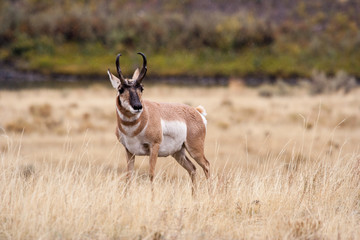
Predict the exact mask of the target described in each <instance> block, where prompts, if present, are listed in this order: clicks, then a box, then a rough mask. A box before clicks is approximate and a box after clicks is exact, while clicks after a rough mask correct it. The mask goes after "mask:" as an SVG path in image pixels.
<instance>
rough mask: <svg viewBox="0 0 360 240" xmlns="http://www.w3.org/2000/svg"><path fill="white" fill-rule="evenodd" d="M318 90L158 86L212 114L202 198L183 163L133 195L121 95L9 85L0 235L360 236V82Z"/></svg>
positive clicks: (0, 157)
mask: <svg viewBox="0 0 360 240" xmlns="http://www.w3.org/2000/svg"><path fill="white" fill-rule="evenodd" d="M145 84H146V83H145ZM109 85H110V83H109ZM273 91H277V90H276V89H275V90H273ZM305 92H306V91H302V90H297V89H291V88H289V89H287V91H286V94H282V95H284V96H279V95H277V94H275V95H274V96H273V97H261V96H260V95H259V89H249V88H247V87H244V86H242V85H241V84H238V83H232V84H230V86H229V87H213V88H196V87H195V88H186V87H167V86H146V85H145V91H144V98H147V99H152V100H154V101H166V102H182V103H186V104H189V105H192V106H197V105H199V104H201V105H203V106H204V107H205V108H206V110H207V112H208V116H207V119H208V128H207V138H206V149H205V152H206V156H207V158H208V159H209V161H210V164H211V174H212V177H211V181H210V182H209V183H206V182H205V178H204V174H203V172H202V171H201V168H200V167H199V166H198V165H196V166H197V169H198V171H197V172H198V176H197V177H198V180H199V181H198V182H199V186H198V192H197V195H196V197H195V198H193V197H192V196H191V185H190V178H189V177H188V176H187V173H186V172H185V170H184V169H182V168H181V167H180V166H179V165H178V164H177V163H176V162H175V161H174V160H173V159H171V158H160V159H159V160H158V164H157V167H156V178H155V182H154V186H153V191H152V190H151V189H152V187H151V185H150V182H149V180H148V178H147V171H148V161H147V157H137V160H136V165H135V169H137V175H136V179H135V180H134V182H133V184H132V185H131V187H130V188H129V190H128V191H127V192H125V185H126V183H125V179H124V173H125V166H126V165H125V151H124V149H123V147H122V146H121V144H119V143H118V142H117V140H116V137H115V134H114V133H115V121H116V120H115V95H116V93H115V92H114V90H113V89H110V88H106V87H104V86H102V85H92V86H86V87H84V88H76V89H68V88H65V89H60V90H55V89H32V90H19V91H6V90H1V91H0V128H1V129H0V134H1V135H0V195H1V197H0V239H156V240H160V239H284V238H285V239H294V238H296V239H359V238H360V227H359V226H360V184H359V182H360V99H359V96H360V90H359V89H355V90H353V91H352V92H351V93H349V94H347V95H344V94H342V93H333V94H327V95H317V96H310V95H308V94H307V93H305ZM23 129H24V130H23ZM194 163H195V162H194Z"/></svg>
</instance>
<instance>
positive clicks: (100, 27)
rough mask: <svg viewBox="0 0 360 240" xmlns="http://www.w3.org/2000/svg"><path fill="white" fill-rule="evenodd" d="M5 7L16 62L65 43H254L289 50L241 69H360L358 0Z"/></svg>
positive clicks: (131, 47) (124, 46) (156, 0)
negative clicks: (273, 60) (267, 63)
mask: <svg viewBox="0 0 360 240" xmlns="http://www.w3.org/2000/svg"><path fill="white" fill-rule="evenodd" d="M0 9H1V10H0V23H1V24H0V60H1V61H7V62H10V63H14V64H15V65H16V63H17V62H18V61H20V62H21V60H18V59H19V57H23V58H25V59H27V60H28V61H30V62H31V60H32V58H34V57H35V56H36V55H50V56H51V55H56V54H58V53H59V52H60V53H61V51H59V48H61V46H64V45H65V44H80V45H83V44H93V45H94V46H98V48H99V49H101V50H99V51H100V52H101V51H103V54H105V53H106V54H109V53H110V52H111V53H113V55H114V54H115V53H116V52H119V51H122V52H124V51H125V52H132V51H135V50H139V49H140V50H141V51H144V52H147V53H153V54H154V55H156V54H157V53H167V54H169V53H173V54H176V53H177V52H184V51H185V52H186V51H188V52H191V53H195V54H199V55H201V54H203V53H204V52H205V53H208V54H209V55H215V56H217V58H218V60H221V59H222V58H223V57H224V56H226V55H228V54H233V53H239V54H242V53H243V52H244V51H249V50H250V51H252V50H254V54H259V53H261V54H264V55H266V56H269V58H270V60H271V59H272V58H277V57H279V56H287V57H285V58H283V60H281V61H280V62H277V63H276V64H275V66H271V64H270V66H263V65H264V64H265V63H266V61H269V62H271V61H270V60H266V59H265V58H264V59H265V60H264V59H262V58H261V56H260V58H259V59H258V58H256V57H249V58H250V59H251V61H252V65H251V67H249V69H248V70H246V69H243V70H241V71H240V72H237V73H238V74H239V75H242V74H247V73H253V72H256V71H257V70H258V69H260V70H261V69H263V72H264V74H267V73H268V72H269V73H271V74H272V73H275V74H276V73H278V72H279V71H280V72H282V73H284V72H285V73H286V74H288V75H291V74H295V75H296V74H297V75H306V72H309V71H310V70H311V69H312V68H314V67H313V65H315V68H319V69H320V70H324V71H326V72H329V73H332V72H334V71H336V70H338V68H341V69H344V70H346V71H347V72H349V73H351V74H355V75H357V76H360V70H358V66H360V65H359V64H360V60H359V59H360V32H359V26H360V14H359V12H360V2H359V1H356V0H299V1H291V0H229V1H220V0H213V1H205V0H184V1H176V0H167V1H166V0H151V1H144V0H136V1H131V0H120V1H115V0H71V1H70V0H52V1H48V0H3V1H1V3H0ZM64 49H66V48H64ZM91 53H92V52H91ZM91 53H88V55H89V56H90V57H91ZM78 54H80V55H81V54H85V55H86V52H85V53H84V52H79V53H78ZM261 54H260V55H261ZM205 55H206V54H205ZM112 57H113V56H112ZM292 58H294V59H296V61H293V63H292V66H291V67H288V68H287V67H286V64H287V63H286V62H287V61H288V59H292ZM331 59H334V60H333V61H332V60H331ZM202 60H203V61H206V57H205V58H203V59H202ZM276 61H278V60H276ZM291 61H292V60H291ZM291 61H290V62H291ZM47 64H48V65H49V66H50V65H51V63H47ZM47 64H44V63H43V65H44V66H47ZM159 64H160V63H159ZM18 65H21V64H18ZM43 65H41V64H40V65H39V64H38V65H37V64H35V63H34V64H33V65H31V64H30V65H29V66H28V67H29V68H41V67H42V66H43ZM282 65H284V70H283V71H281V68H282ZM205 66H206V64H204V67H205ZM271 67H273V68H274V70H273V71H272V69H271ZM228 71H231V69H228ZM75 72H76V71H75ZM80 72H81V71H80ZM204 72H205V70H204ZM217 73H218V74H225V75H231V73H229V72H227V71H226V70H224V71H222V70H219V71H218V72H216V71H215V72H214V74H217ZM235 73H236V71H235ZM160 74H161V73H160ZM195 74H196V72H195ZM286 74H285V75H286Z"/></svg>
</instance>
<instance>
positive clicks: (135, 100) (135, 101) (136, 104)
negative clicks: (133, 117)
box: [129, 89, 142, 110]
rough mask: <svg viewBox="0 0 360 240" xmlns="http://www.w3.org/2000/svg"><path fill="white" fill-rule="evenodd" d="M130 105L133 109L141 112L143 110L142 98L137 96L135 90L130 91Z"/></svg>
mask: <svg viewBox="0 0 360 240" xmlns="http://www.w3.org/2000/svg"><path fill="white" fill-rule="evenodd" d="M129 96H130V97H129V98H130V99H129V103H130V105H131V107H132V108H133V109H134V110H141V109H142V105H141V102H140V98H139V95H138V94H137V92H136V90H135V89H129Z"/></svg>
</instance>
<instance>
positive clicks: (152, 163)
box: [149, 143, 160, 182]
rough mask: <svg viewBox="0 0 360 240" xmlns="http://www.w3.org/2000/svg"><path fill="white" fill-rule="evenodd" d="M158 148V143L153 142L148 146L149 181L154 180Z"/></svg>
mask: <svg viewBox="0 0 360 240" xmlns="http://www.w3.org/2000/svg"><path fill="white" fill-rule="evenodd" d="M159 148H160V144H158V143H155V144H154V145H153V146H152V147H151V148H150V159H149V162H150V181H151V182H153V180H154V172H155V165H156V160H157V157H158V153H159Z"/></svg>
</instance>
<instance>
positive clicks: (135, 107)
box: [133, 104, 142, 110]
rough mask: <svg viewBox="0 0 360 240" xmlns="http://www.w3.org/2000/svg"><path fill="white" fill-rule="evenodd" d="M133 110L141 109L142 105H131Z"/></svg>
mask: <svg viewBox="0 0 360 240" xmlns="http://www.w3.org/2000/svg"><path fill="white" fill-rule="evenodd" d="M133 108H134V110H141V109H142V105H141V104H135V105H134V106H133Z"/></svg>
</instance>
